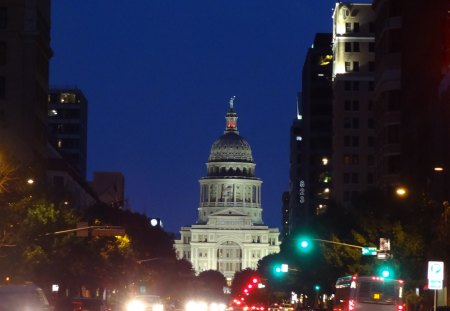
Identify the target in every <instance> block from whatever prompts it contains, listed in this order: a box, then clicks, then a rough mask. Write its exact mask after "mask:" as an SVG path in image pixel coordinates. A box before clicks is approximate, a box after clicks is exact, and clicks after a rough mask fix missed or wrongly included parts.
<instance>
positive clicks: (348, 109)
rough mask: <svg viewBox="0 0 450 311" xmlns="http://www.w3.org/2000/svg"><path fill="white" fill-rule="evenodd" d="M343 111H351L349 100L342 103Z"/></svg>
mask: <svg viewBox="0 0 450 311" xmlns="http://www.w3.org/2000/svg"><path fill="white" fill-rule="evenodd" d="M344 109H345V111H350V110H351V109H352V102H351V101H350V100H345V101H344Z"/></svg>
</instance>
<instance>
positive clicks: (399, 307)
mask: <svg viewBox="0 0 450 311" xmlns="http://www.w3.org/2000/svg"><path fill="white" fill-rule="evenodd" d="M404 309H405V306H404V305H397V311H403V310H404Z"/></svg>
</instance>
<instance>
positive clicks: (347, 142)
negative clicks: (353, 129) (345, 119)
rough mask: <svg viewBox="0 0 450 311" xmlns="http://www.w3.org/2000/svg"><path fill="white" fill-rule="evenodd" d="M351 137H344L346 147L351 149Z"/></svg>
mask: <svg viewBox="0 0 450 311" xmlns="http://www.w3.org/2000/svg"><path fill="white" fill-rule="evenodd" d="M350 140H351V139H350V136H344V147H350Z"/></svg>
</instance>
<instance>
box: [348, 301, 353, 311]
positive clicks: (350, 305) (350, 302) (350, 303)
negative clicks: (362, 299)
mask: <svg viewBox="0 0 450 311" xmlns="http://www.w3.org/2000/svg"><path fill="white" fill-rule="evenodd" d="M348 310H349V311H353V310H355V301H354V300H352V299H351V300H349V301H348Z"/></svg>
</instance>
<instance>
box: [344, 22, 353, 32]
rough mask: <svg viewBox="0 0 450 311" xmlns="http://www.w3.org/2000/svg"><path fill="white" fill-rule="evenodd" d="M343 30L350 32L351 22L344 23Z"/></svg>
mask: <svg viewBox="0 0 450 311" xmlns="http://www.w3.org/2000/svg"><path fill="white" fill-rule="evenodd" d="M345 32H347V33H348V32H352V24H351V23H345Z"/></svg>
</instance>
